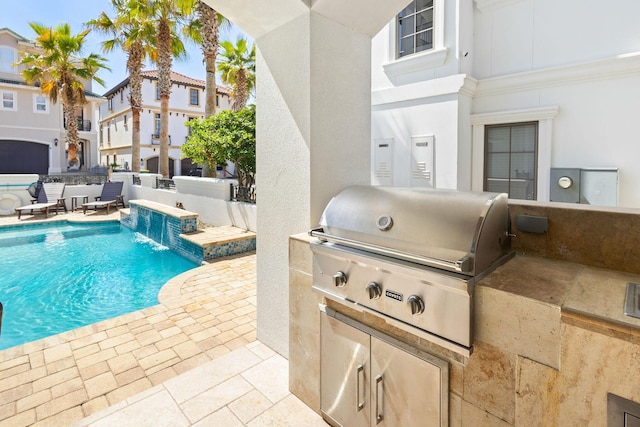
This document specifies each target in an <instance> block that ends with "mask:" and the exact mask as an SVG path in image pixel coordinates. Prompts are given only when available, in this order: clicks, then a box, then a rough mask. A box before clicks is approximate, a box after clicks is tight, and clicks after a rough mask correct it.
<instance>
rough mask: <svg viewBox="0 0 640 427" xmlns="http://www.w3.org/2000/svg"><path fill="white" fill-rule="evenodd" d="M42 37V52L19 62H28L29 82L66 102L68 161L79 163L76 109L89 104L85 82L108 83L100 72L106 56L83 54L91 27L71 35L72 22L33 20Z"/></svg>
mask: <svg viewBox="0 0 640 427" xmlns="http://www.w3.org/2000/svg"><path fill="white" fill-rule="evenodd" d="M29 26H30V27H31V28H32V29H33V31H35V33H36V34H37V35H38V37H37V38H36V39H35V44H36V46H37V47H38V48H40V53H26V54H24V55H23V56H22V58H21V59H20V61H19V63H20V64H24V65H26V67H27V68H26V69H25V70H23V71H22V76H23V77H24V78H25V79H26V80H27V83H29V84H33V83H37V84H39V85H40V90H41V91H42V93H43V94H44V95H46V96H47V97H49V99H50V100H51V102H53V103H57V102H58V100H60V102H61V103H62V111H63V114H64V118H65V121H66V124H67V144H68V150H69V154H68V162H69V165H70V166H73V165H76V164H77V163H78V157H77V149H78V142H79V138H78V121H77V120H76V117H75V112H76V108H77V107H80V106H82V105H84V104H85V103H86V97H85V87H84V83H83V81H91V80H95V81H96V82H98V83H99V84H101V85H103V86H104V83H103V81H102V80H101V79H100V78H99V77H98V76H97V75H96V74H97V72H98V71H99V70H100V69H107V66H106V65H105V61H106V59H105V58H103V57H102V56H99V55H97V54H94V53H91V54H89V55H88V56H86V57H79V56H80V55H81V53H82V47H83V45H84V42H85V37H86V36H87V34H89V30H85V31H83V32H81V33H79V34H75V35H74V34H71V28H70V27H69V24H67V23H64V24H59V25H58V26H56V27H55V28H49V27H45V26H44V25H40V24H37V23H35V22H31V23H29Z"/></svg>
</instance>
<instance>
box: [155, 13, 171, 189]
mask: <svg viewBox="0 0 640 427" xmlns="http://www.w3.org/2000/svg"><path fill="white" fill-rule="evenodd" d="M172 54H173V51H172V49H171V28H170V26H169V21H168V20H167V19H160V21H159V22H158V86H159V88H160V158H159V162H158V163H159V167H158V168H159V170H158V173H160V174H161V175H162V176H163V177H164V178H169V96H170V95H171V63H172V60H173V57H172Z"/></svg>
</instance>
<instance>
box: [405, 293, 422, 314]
mask: <svg viewBox="0 0 640 427" xmlns="http://www.w3.org/2000/svg"><path fill="white" fill-rule="evenodd" d="M407 304H409V307H410V308H411V314H413V315H416V314H422V313H424V301H423V300H422V298H420V297H419V296H417V295H411V296H409V298H407Z"/></svg>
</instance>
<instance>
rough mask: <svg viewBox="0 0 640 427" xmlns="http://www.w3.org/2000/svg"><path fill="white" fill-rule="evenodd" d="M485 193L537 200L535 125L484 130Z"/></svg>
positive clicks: (520, 124)
mask: <svg viewBox="0 0 640 427" xmlns="http://www.w3.org/2000/svg"><path fill="white" fill-rule="evenodd" d="M485 141H486V144H485V156H484V159H485V168H484V176H485V177H484V190H485V191H491V192H497V193H507V194H509V198H510V199H524V200H536V197H537V194H536V193H537V188H536V181H537V177H536V169H537V163H538V122H530V123H517V124H509V125H494V126H486V127H485Z"/></svg>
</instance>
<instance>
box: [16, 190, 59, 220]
mask: <svg viewBox="0 0 640 427" xmlns="http://www.w3.org/2000/svg"><path fill="white" fill-rule="evenodd" d="M38 186H39V187H40V189H39V191H38V198H37V199H36V200H34V201H33V202H32V203H31V204H30V205H26V206H20V207H19V208H16V212H18V219H20V217H21V216H22V212H24V211H30V213H31V214H33V213H35V212H36V211H39V212H44V217H45V218H49V213H50V212H51V211H52V210H55V212H56V215H58V209H59V208H61V207H64V209H65V210H66V207H65V204H64V203H65V202H64V198H62V194H63V193H64V183H62V184H56V186H49V188H50V189H51V191H52V192H53V193H55V195H54V196H52V197H48V196H47V190H46V189H45V187H44V186H43V184H42V182H38ZM50 200H51V201H50ZM54 200H55V201H54Z"/></svg>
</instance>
